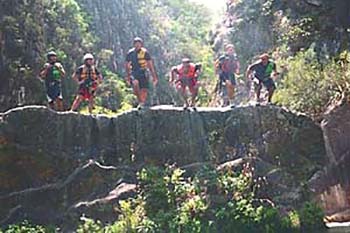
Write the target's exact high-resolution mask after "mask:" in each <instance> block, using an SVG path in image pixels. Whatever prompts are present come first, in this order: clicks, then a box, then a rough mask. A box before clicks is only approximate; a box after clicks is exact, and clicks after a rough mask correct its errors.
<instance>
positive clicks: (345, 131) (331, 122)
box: [311, 99, 350, 221]
mask: <svg viewBox="0 0 350 233" xmlns="http://www.w3.org/2000/svg"><path fill="white" fill-rule="evenodd" d="M349 119H350V103H349V101H348V100H346V99H343V100H341V101H340V102H339V103H338V104H336V105H335V106H333V107H332V109H330V110H329V111H328V113H327V114H326V115H325V119H324V120H323V122H322V128H323V131H324V136H325V143H326V150H327V157H328V159H327V160H328V161H329V162H328V165H327V166H326V167H325V168H324V170H323V171H322V172H320V173H318V174H317V175H316V176H315V177H314V178H313V179H312V182H311V187H312V188H313V189H314V191H315V192H316V193H317V194H318V195H317V198H318V200H319V202H320V203H322V204H323V207H324V209H325V210H326V211H327V213H328V214H329V215H333V214H335V215H334V216H333V217H332V216H331V217H329V218H328V220H329V221H350V214H349V212H348V211H345V210H348V209H349V208H350V200H349V194H350V180H349V177H350V170H349V165H350V143H349V142H350V137H349V132H350V123H349ZM344 211H345V212H344ZM338 212H342V214H336V213H338Z"/></svg>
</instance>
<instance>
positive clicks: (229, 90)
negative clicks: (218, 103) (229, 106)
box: [225, 80, 235, 103]
mask: <svg viewBox="0 0 350 233" xmlns="http://www.w3.org/2000/svg"><path fill="white" fill-rule="evenodd" d="M225 84H226V88H227V95H228V98H229V100H230V102H231V103H232V102H233V99H234V97H235V86H234V84H233V83H232V81H231V80H226V83H225Z"/></svg>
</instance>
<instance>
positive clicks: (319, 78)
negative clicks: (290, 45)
mask: <svg viewBox="0 0 350 233" xmlns="http://www.w3.org/2000/svg"><path fill="white" fill-rule="evenodd" d="M348 57H349V54H348V53H347V52H345V53H343V54H341V55H340V58H339V59H337V60H330V59H328V60H325V61H324V64H322V63H320V62H319V60H320V58H319V57H318V56H317V54H316V52H315V50H314V47H311V48H310V49H308V50H306V51H303V52H299V53H298V54H297V55H296V56H295V57H289V58H287V59H285V60H283V59H282V60H280V61H279V64H280V65H282V66H284V67H286V69H287V72H286V74H285V75H284V76H283V77H282V80H281V81H280V83H279V86H278V89H277V92H276V95H275V97H274V100H275V101H276V102H277V103H279V104H282V105H284V106H286V107H288V108H290V109H292V110H296V111H300V112H303V113H306V114H308V115H309V116H312V117H318V116H320V115H321V114H322V113H323V112H324V111H325V110H326V108H327V106H328V105H329V104H330V103H331V102H332V101H333V100H337V99H339V98H340V97H341V96H342V95H343V94H345V93H349V84H350V75H349V74H350V73H349V71H348V69H347V67H348V63H349V59H348Z"/></svg>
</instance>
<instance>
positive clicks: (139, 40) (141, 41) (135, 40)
mask: <svg viewBox="0 0 350 233" xmlns="http://www.w3.org/2000/svg"><path fill="white" fill-rule="evenodd" d="M137 42H140V43H141V44H143V40H142V38H141V37H135V38H134V44H135V43H137Z"/></svg>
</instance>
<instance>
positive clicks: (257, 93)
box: [254, 82, 262, 102]
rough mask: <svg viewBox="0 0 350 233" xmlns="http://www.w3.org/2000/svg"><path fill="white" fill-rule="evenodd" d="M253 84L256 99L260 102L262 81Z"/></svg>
mask: <svg viewBox="0 0 350 233" xmlns="http://www.w3.org/2000/svg"><path fill="white" fill-rule="evenodd" d="M254 85H255V94H256V101H257V102H260V93H261V88H262V83H261V82H259V83H256V84H254Z"/></svg>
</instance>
